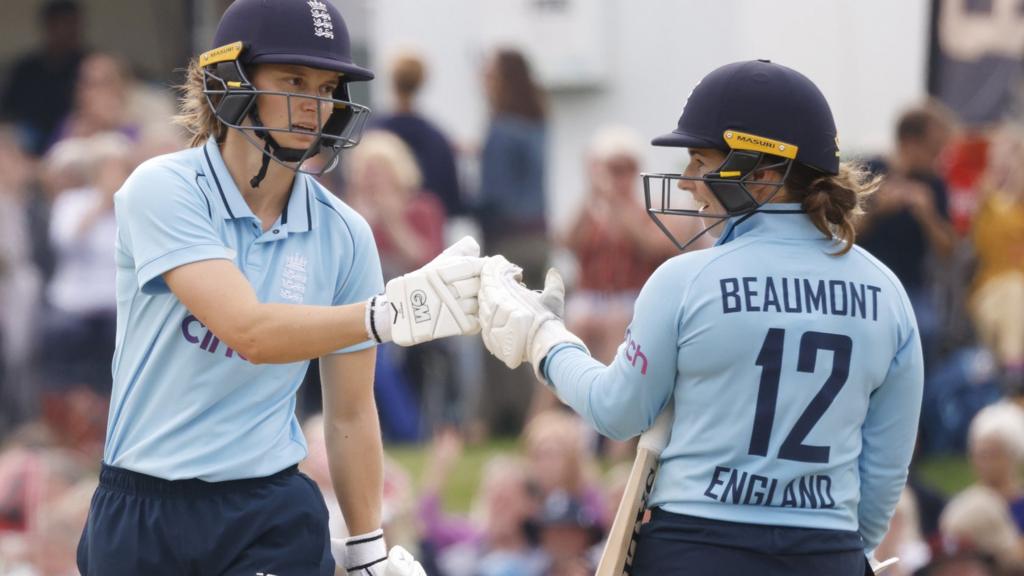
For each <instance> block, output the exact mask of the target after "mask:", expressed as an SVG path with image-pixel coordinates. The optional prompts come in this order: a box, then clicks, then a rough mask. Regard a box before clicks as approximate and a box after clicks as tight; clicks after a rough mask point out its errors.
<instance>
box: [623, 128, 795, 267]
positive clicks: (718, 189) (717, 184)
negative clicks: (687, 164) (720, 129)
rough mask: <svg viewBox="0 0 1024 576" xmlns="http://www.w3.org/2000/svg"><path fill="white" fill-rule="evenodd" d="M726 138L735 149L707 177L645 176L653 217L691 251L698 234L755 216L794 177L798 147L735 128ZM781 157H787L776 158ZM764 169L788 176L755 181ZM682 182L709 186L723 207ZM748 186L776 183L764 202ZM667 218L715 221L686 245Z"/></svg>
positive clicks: (680, 175)
mask: <svg viewBox="0 0 1024 576" xmlns="http://www.w3.org/2000/svg"><path fill="white" fill-rule="evenodd" d="M724 139H725V142H726V144H727V145H728V146H729V148H730V151H729V153H728V154H727V155H726V157H725V160H724V161H723V162H722V165H721V166H719V167H718V168H717V169H715V170H714V171H711V172H708V173H707V174H704V175H703V176H684V175H682V174H671V173H670V174H665V173H661V174H659V173H644V174H641V178H642V179H643V184H644V202H645V204H646V207H647V214H648V216H650V217H651V219H652V220H654V223H655V224H657V225H658V228H660V229H661V231H662V232H664V233H665V235H666V236H668V238H669V240H671V241H672V243H673V244H675V245H676V247H677V248H679V250H680V251H682V250H685V249H686V248H687V247H688V246H690V244H692V243H693V242H695V241H696V240H697V239H698V238H700V237H701V236H703V235H704V234H707V233H708V232H710V231H711V230H712V229H714V228H715V227H717V226H719V225H721V224H723V223H725V222H726V221H727V220H728V219H729V218H733V217H744V216H750V215H752V214H753V213H755V212H757V211H758V210H759V209H760V208H761V207H762V206H764V205H765V204H767V203H769V202H771V200H772V198H774V197H775V195H776V194H778V192H779V190H780V189H781V188H782V186H783V184H784V182H785V181H786V178H788V177H789V171H790V169H791V168H792V166H793V159H794V158H795V157H796V151H797V149H796V147H795V146H791V145H788V144H786V143H783V142H778V141H774V140H771V139H768V138H762V137H758V136H753V135H750V134H744V133H740V132H735V131H732V130H727V131H726V133H725V135H724ZM776 157H779V158H781V160H778V161H774V158H776ZM769 158H771V160H770V159H769ZM761 170H778V171H781V172H782V178H781V179H780V180H778V181H774V180H755V179H754V174H755V173H757V172H758V171H761ZM680 180H687V181H691V182H703V183H704V184H706V185H707V187H708V189H709V190H710V192H711V194H712V195H713V196H714V197H715V200H716V201H717V203H718V206H702V205H700V203H699V202H698V201H697V200H696V199H695V198H694V197H693V195H692V194H691V193H690V191H688V190H683V189H681V188H679V187H678V181H680ZM748 186H770V187H772V188H774V189H773V190H772V191H771V193H770V194H768V196H767V197H765V199H764V200H763V201H761V202H758V200H757V199H756V198H755V197H754V195H753V194H751V193H750V190H749V188H748ZM661 216H686V217H690V218H694V217H697V218H701V219H702V220H703V221H704V222H705V224H706V223H707V221H708V220H713V221H714V222H712V223H711V225H706V226H705V228H704V229H703V230H702V231H700V232H698V233H697V234H695V235H693V236H692V237H691V238H690V239H689V240H687V241H686V242H685V243H684V242H680V241H679V239H678V238H676V235H675V234H674V233H673V232H672V231H671V230H670V229H669V227H668V226H667V225H666V224H665V222H664V221H662V219H661Z"/></svg>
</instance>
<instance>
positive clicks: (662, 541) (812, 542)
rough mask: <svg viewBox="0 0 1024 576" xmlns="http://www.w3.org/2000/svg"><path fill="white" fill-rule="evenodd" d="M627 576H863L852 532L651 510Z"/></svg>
mask: <svg viewBox="0 0 1024 576" xmlns="http://www.w3.org/2000/svg"><path fill="white" fill-rule="evenodd" d="M630 574H631V576H669V575H674V574H679V575H685V576H753V575H757V576H864V575H865V574H868V575H870V574H871V571H870V567H869V566H868V561H867V558H865V556H864V548H863V544H862V542H861V539H860V536H859V535H858V534H857V533H856V532H846V531H841V530H817V529H808V528H787V527H779V526H761V525H755V524H740V523H736V522H722V521H718V520H708V519H706V518H697V517H694V516H685V515H682V514H673V513H671V512H666V511H664V510H661V509H657V508H656V509H654V510H652V511H651V520H650V522H648V523H647V524H644V525H643V526H642V527H641V528H640V536H639V538H638V540H637V549H636V559H635V560H634V562H633V570H632V571H631V572H630Z"/></svg>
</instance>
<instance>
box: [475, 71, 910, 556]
mask: <svg viewBox="0 0 1024 576" xmlns="http://www.w3.org/2000/svg"><path fill="white" fill-rule="evenodd" d="M653 144H654V145H655V146H675V147H682V148H687V149H688V150H689V155H690V162H689V164H688V165H687V166H686V169H685V171H684V172H683V173H682V174H646V175H644V176H643V179H644V185H645V191H646V194H647V206H648V211H649V212H650V213H651V214H652V216H653V217H654V218H655V219H656V220H657V221H659V222H660V221H661V219H662V218H663V217H665V216H668V215H672V216H675V215H679V216H690V217H698V218H701V219H703V222H704V225H705V229H704V231H703V232H701V233H704V232H709V231H710V232H711V233H712V234H713V235H716V236H717V237H718V239H717V243H716V244H715V246H713V247H711V248H707V249H705V250H698V251H694V252H689V253H685V254H681V255H678V256H676V257H674V258H672V259H670V260H669V261H668V262H666V263H665V264H664V265H662V266H661V267H660V268H658V270H657V271H655V272H654V274H652V276H651V277H650V279H649V280H648V281H647V283H646V285H645V286H644V287H643V289H642V291H641V293H640V295H639V297H638V299H637V301H636V305H635V309H634V315H633V319H632V323H631V324H630V326H629V329H628V330H627V332H626V335H625V341H624V342H623V344H622V345H621V346H620V347H619V349H618V352H617V355H616V357H615V359H614V361H613V362H612V364H611V365H610V366H605V365H603V364H601V363H599V362H597V361H596V360H594V359H592V358H591V357H590V356H589V354H588V353H587V351H586V349H585V348H584V347H583V346H582V344H581V342H580V341H579V339H578V338H576V337H575V336H574V335H573V334H571V333H570V332H568V331H567V330H566V329H565V327H564V325H563V324H562V321H561V319H560V318H559V314H558V312H559V311H560V307H561V303H562V293H563V288H562V283H561V279H560V277H559V276H558V275H557V273H549V275H548V280H547V282H546V286H545V291H544V292H543V293H534V292H530V291H529V290H528V289H526V288H525V287H523V286H521V285H519V284H518V283H517V282H515V277H516V274H517V272H518V271H517V268H516V267H515V266H514V265H512V264H509V263H508V262H507V261H503V259H501V258H498V257H495V258H493V259H491V260H490V261H489V262H488V263H487V264H485V265H484V271H483V274H482V276H481V292H480V321H481V324H482V326H483V338H484V342H485V344H486V345H487V347H488V349H489V350H490V351H491V352H492V353H494V354H495V355H496V356H498V357H499V358H501V359H502V360H504V361H505V362H506V364H508V365H510V366H513V365H517V364H519V363H520V362H522V361H524V360H525V361H529V362H530V363H532V364H533V366H534V368H535V370H536V372H537V374H538V377H540V378H541V379H542V380H543V381H545V382H547V383H548V384H549V385H550V386H552V387H553V389H554V390H555V392H556V393H557V395H558V396H559V398H561V399H562V400H563V401H564V402H566V403H567V404H568V405H570V406H571V407H572V408H573V409H574V410H576V411H577V412H578V413H580V414H581V415H582V416H583V417H584V418H585V419H586V420H587V421H589V422H590V423H591V424H592V425H593V426H594V427H595V428H596V429H597V430H598V431H600V432H601V433H603V434H605V435H608V436H611V437H613V438H617V439H625V438H630V437H632V436H635V435H637V434H639V433H640V432H642V431H644V430H645V429H647V428H648V427H650V426H651V423H652V422H653V421H654V420H655V417H656V416H657V415H658V414H659V413H660V412H661V411H662V409H663V408H665V407H666V406H668V405H669V404H671V405H672V407H673V408H674V421H673V425H672V429H671V437H670V440H669V442H668V445H667V446H666V448H665V449H664V451H663V452H662V453H661V467H660V471H659V472H658V475H657V479H656V480H655V484H654V487H653V492H652V494H651V497H650V500H649V504H650V505H651V507H652V514H651V520H650V522H648V523H647V524H645V525H643V527H642V528H641V531H640V534H639V539H638V543H637V549H636V555H635V559H634V562H633V569H632V574H634V575H650V574H673V573H676V572H677V571H678V570H679V567H682V566H685V569H686V573H687V574H689V575H692V576H703V575H712V574H714V575H716V576H740V575H748V574H763V575H780V576H781V575H786V576H795V575H807V576H811V575H822V574H828V575H830V576H861V575H862V574H865V573H870V569H869V567H868V561H867V560H866V558H865V556H870V554H871V553H872V551H873V550H874V548H875V547H876V546H877V545H878V543H879V541H880V540H881V538H882V535H883V534H884V533H885V531H886V527H887V524H888V521H889V518H890V516H891V514H892V512H893V509H894V507H895V505H896V501H897V499H898V498H899V494H900V490H901V489H902V487H903V485H904V482H905V479H906V475H907V466H908V465H909V462H910V456H911V452H912V450H913V446H914V439H915V434H916V430H917V421H918V415H919V412H920V404H921V391H922V381H923V369H922V360H921V345H920V340H919V338H918V332H917V327H916V323H915V319H914V316H913V312H912V310H911V307H910V304H909V302H908V300H907V295H906V293H905V292H904V290H903V287H902V286H901V285H900V283H899V281H898V280H897V279H896V278H895V277H894V276H893V274H892V273H891V272H890V271H889V270H888V269H886V268H885V267H884V266H883V265H882V264H880V263H879V262H878V261H877V260H876V259H875V258H873V257H872V256H871V255H870V254H868V253H866V252H865V251H863V250H862V249H860V248H858V247H856V246H854V245H853V242H854V226H853V219H854V217H855V216H856V215H857V214H858V213H859V211H860V209H859V206H860V202H861V199H862V198H863V197H864V196H865V194H867V193H869V192H870V191H871V190H872V189H873V188H875V187H876V186H877V182H876V181H874V180H871V179H869V178H868V177H867V176H865V175H864V174H863V172H860V171H858V170H857V169H856V168H855V167H853V166H851V165H848V164H846V163H841V162H840V159H839V150H838V139H837V137H836V128H835V123H834V121H833V117H832V113H831V111H830V109H829V106H828V103H827V102H826V100H825V98H824V96H823V95H822V93H821V92H820V91H819V90H818V88H817V87H816V86H815V85H814V84H813V83H812V82H811V81H810V80H809V79H807V78H806V77H805V76H803V75H802V74H800V73H798V72H796V71H794V70H792V69H790V68H786V67H784V66H780V65H778V64H774V63H771V62H768V61H763V60H758V61H748V62H737V63H733V64H729V65H726V66H723V67H721V68H718V69H716V70H714V71H713V72H711V73H710V74H708V75H707V76H706V77H705V78H704V79H703V80H701V82H700V83H699V84H698V85H697V86H696V87H695V88H694V89H693V92H692V94H691V95H690V97H689V99H688V101H687V103H686V105H685V108H684V109H683V113H682V116H681V117H680V119H679V122H678V125H677V127H676V129H675V130H673V131H672V132H671V133H669V134H666V135H664V136H660V137H658V138H655V139H654V141H653ZM663 230H665V231H666V232H668V228H667V227H664V226H663ZM669 234H670V236H671V233H669ZM673 240H676V239H675V238H674V237H673ZM691 241H692V240H691ZM676 243H677V245H679V246H684V245H685V244H683V243H680V242H678V241H677V242H676Z"/></svg>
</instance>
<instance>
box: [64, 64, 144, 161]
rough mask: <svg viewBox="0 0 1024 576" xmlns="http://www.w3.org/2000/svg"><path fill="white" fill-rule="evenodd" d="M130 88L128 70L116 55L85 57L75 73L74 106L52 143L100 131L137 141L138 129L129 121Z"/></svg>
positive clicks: (83, 136) (85, 136) (130, 82)
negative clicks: (118, 133) (119, 134)
mask: <svg viewBox="0 0 1024 576" xmlns="http://www.w3.org/2000/svg"><path fill="white" fill-rule="evenodd" d="M131 85H132V79H131V75H130V73H129V71H128V67H127V65H126V64H125V63H124V62H123V61H121V59H120V58H118V57H117V56H114V55H112V54H104V53H101V52H96V53H93V54H90V55H89V56H87V57H86V58H85V59H84V60H82V64H81V66H80V68H79V71H78V82H77V83H76V84H75V99H74V105H73V106H72V108H71V112H70V113H69V114H68V116H67V117H66V118H65V119H64V121H63V123H62V124H61V126H60V128H59V129H58V130H57V132H56V134H55V135H54V141H55V142H59V141H60V140H63V139H64V138H87V137H89V136H93V135H96V134H100V133H103V132H120V133H122V134H124V135H125V136H127V137H129V138H131V139H132V140H138V136H139V126H137V125H136V124H135V122H133V121H131V120H130V119H129V118H128V111H129V107H128V105H129V101H130V95H129V89H130V87H131Z"/></svg>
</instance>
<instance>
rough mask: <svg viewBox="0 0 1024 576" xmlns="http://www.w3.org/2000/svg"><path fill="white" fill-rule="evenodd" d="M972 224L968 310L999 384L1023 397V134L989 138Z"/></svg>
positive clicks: (1014, 131)
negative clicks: (994, 362) (993, 360)
mask: <svg viewBox="0 0 1024 576" xmlns="http://www.w3.org/2000/svg"><path fill="white" fill-rule="evenodd" d="M989 150H990V153H989V164H988V167H987V169H986V172H985V175H984V176H983V178H982V188H983V197H984V199H983V200H982V205H981V209H980V211H979V212H978V214H977V216H976V217H975V220H974V231H973V238H974V245H975V250H976V254H977V259H978V268H977V272H976V274H975V276H974V281H973V285H972V293H971V297H970V300H969V309H970V312H971V316H972V319H973V321H974V326H975V329H976V330H977V332H978V335H979V336H980V338H981V340H982V341H983V342H984V343H985V344H986V345H987V346H988V347H989V348H990V349H991V350H992V351H993V352H994V353H995V355H996V357H997V358H998V361H999V364H1000V367H1001V368H1002V373H1003V383H1004V385H1005V386H1006V388H1007V390H1008V392H1009V393H1010V394H1012V395H1015V396H1020V395H1022V394H1024V165H1022V164H1024V133H1022V132H1021V130H1020V128H1015V127H1004V128H1003V129H1002V130H1000V131H998V132H997V133H996V134H995V136H994V137H993V141H992V145H991V146H990V148H989Z"/></svg>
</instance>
